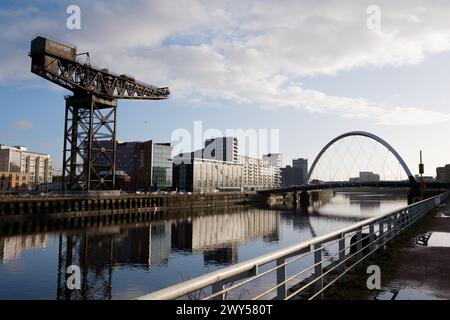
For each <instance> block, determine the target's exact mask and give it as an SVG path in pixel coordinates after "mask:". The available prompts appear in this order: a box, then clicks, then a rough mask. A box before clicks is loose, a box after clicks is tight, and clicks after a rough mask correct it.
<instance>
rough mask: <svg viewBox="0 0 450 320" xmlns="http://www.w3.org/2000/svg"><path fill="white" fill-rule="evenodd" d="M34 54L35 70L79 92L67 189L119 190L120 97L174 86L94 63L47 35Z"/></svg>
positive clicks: (66, 164) (153, 95) (68, 133)
mask: <svg viewBox="0 0 450 320" xmlns="http://www.w3.org/2000/svg"><path fill="white" fill-rule="evenodd" d="M30 57H31V72H33V73H35V74H37V75H39V76H41V77H43V78H45V79H47V80H49V81H51V82H53V83H55V84H57V85H59V86H61V87H63V88H65V89H68V90H70V91H72V92H73V95H71V96H66V97H65V99H66V112H65V128H64V152H63V189H64V190H65V191H73V190H105V189H106V190H108V189H114V188H115V169H116V129H117V100H118V99H141V100H160V99H167V98H168V97H169V94H170V92H169V88H167V87H163V88H157V87H154V86H151V85H148V84H145V83H142V82H139V81H136V80H135V79H134V78H133V77H130V76H128V75H125V74H121V75H117V74H114V73H112V72H109V71H108V69H99V68H95V67H92V66H91V65H90V63H83V62H80V61H78V60H77V50H76V47H75V46H72V45H68V44H64V43H61V42H59V41H55V40H52V39H48V38H44V37H41V36H38V37H36V38H34V39H33V40H32V41H31V50H30Z"/></svg>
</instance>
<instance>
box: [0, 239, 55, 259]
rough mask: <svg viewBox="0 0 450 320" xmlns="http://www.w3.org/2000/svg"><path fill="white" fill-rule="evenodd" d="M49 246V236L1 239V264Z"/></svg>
mask: <svg viewBox="0 0 450 320" xmlns="http://www.w3.org/2000/svg"><path fill="white" fill-rule="evenodd" d="M47 244H48V235H47V234H33V235H16V236H10V237H0V262H1V263H7V262H8V261H14V260H16V259H17V258H18V257H19V256H20V254H21V253H22V252H23V251H26V250H34V249H42V248H45V247H46V246H47Z"/></svg>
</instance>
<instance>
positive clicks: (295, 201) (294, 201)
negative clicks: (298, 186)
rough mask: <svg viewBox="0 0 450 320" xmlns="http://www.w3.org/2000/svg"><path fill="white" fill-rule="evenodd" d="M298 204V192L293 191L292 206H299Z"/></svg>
mask: <svg viewBox="0 0 450 320" xmlns="http://www.w3.org/2000/svg"><path fill="white" fill-rule="evenodd" d="M297 204H298V194H297V192H293V193H292V206H293V207H294V208H297Z"/></svg>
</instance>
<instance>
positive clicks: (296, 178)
mask: <svg viewBox="0 0 450 320" xmlns="http://www.w3.org/2000/svg"><path fill="white" fill-rule="evenodd" d="M307 178H308V159H304V158H298V159H293V160H292V166H286V167H285V168H282V169H281V186H283V187H292V186H299V185H302V184H304V183H307V182H308V181H306V180H307Z"/></svg>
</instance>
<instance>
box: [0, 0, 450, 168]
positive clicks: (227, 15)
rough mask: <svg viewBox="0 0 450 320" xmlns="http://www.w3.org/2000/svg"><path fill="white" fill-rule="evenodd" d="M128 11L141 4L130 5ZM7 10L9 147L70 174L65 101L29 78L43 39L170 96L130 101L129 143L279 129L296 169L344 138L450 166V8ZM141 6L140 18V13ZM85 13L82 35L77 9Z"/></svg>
mask: <svg viewBox="0 0 450 320" xmlns="http://www.w3.org/2000/svg"><path fill="white" fill-rule="evenodd" d="M128 2H129V3H128ZM372 2H373V1H321V2H320V3H317V2H315V1H285V2H284V5H283V6H279V5H278V4H277V2H276V1H245V2H239V1H200V0H198V1H194V0H192V1H175V0H173V1H164V2H161V1H76V2H72V1H71V2H68V1H43V0H42V1H41V0H37V1H2V2H1V4H0V28H2V34H1V35H0V54H1V56H2V57H3V58H2V60H1V61H0V96H1V99H0V143H3V144H8V145H26V146H28V147H29V148H30V149H32V150H36V151H42V152H47V153H50V154H51V155H52V156H53V157H54V158H55V162H56V166H60V163H61V154H62V142H63V141H62V136H63V118H64V99H63V97H64V95H67V94H68V93H69V92H67V91H65V90H62V89H59V88H57V87H55V86H54V85H51V84H49V83H48V82H47V81H45V80H44V79H41V78H39V77H37V76H35V75H33V74H31V72H30V59H29V57H28V56H27V52H28V50H29V44H30V41H31V39H32V38H33V37H34V36H35V35H36V34H38V33H43V34H48V35H51V36H52V37H55V38H57V39H61V40H63V41H67V42H70V43H75V44H76V45H77V47H78V49H79V50H80V51H89V52H90V53H91V62H92V63H93V64H95V65H99V66H101V67H108V68H109V69H110V70H112V71H115V72H117V73H129V74H132V75H135V76H136V78H138V79H140V80H143V81H145V82H148V83H151V84H154V85H157V86H169V87H170V88H171V92H172V95H171V98H170V99H169V100H167V101H156V102H155V101H120V102H119V106H120V108H119V125H118V135H119V139H120V140H123V141H132V140H147V139H154V140H157V141H161V142H165V141H170V139H171V135H172V132H173V131H174V130H175V129H177V128H186V129H188V130H192V129H193V125H194V121H197V120H201V121H203V127H204V128H205V129H207V128H217V129H219V130H222V131H223V132H224V131H225V130H226V129H238V128H242V129H279V130H280V151H281V152H282V154H283V158H284V162H285V164H287V163H289V162H290V160H291V159H292V158H296V157H307V158H309V159H311V161H312V159H313V158H314V157H315V155H316V154H317V153H318V152H319V151H320V148H321V147H322V146H324V145H325V144H326V143H327V142H328V141H329V140H331V139H332V138H333V137H335V136H337V135H339V134H341V133H343V132H346V131H351V130H364V131H369V132H372V133H375V134H377V135H379V136H381V137H382V138H384V139H385V140H387V141H388V142H389V143H391V144H392V145H393V146H394V147H395V148H396V149H397V151H398V152H399V153H400V154H401V155H402V157H403V158H404V159H405V161H406V163H407V164H408V165H409V167H410V168H411V170H412V171H413V172H416V171H417V162H418V154H419V150H423V152H424V159H425V164H426V173H427V174H430V175H435V167H436V166H441V165H444V164H446V163H450V148H448V143H449V142H448V138H447V137H449V136H450V127H449V121H450V113H449V112H448V104H449V101H450V99H449V98H450V93H449V92H450V90H448V88H447V87H448V85H449V83H450V73H449V72H448V68H447V66H448V65H449V64H450V21H448V19H447V17H448V15H449V14H450V4H449V3H447V2H445V1H395V4H394V3H392V1H377V5H378V6H379V8H380V13H381V15H380V22H381V24H380V25H381V30H378V31H376V32H375V31H373V30H369V29H368V28H367V26H366V20H367V18H368V14H367V12H366V9H367V7H368V6H369V5H370V4H373V3H372ZM131 3H132V4H131ZM70 4H77V5H79V6H80V8H81V30H69V29H67V28H66V19H67V17H68V15H67V14H66V7H67V6H68V5H70Z"/></svg>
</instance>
